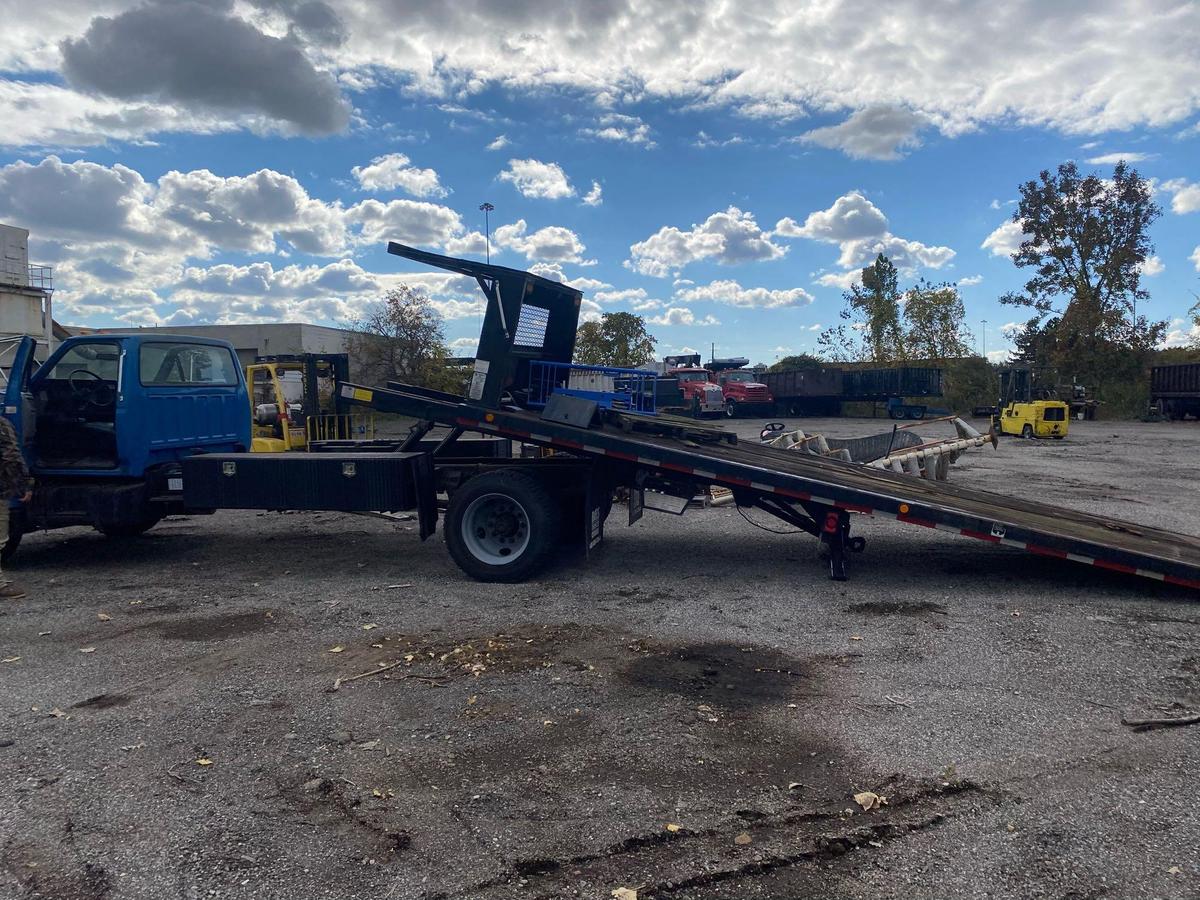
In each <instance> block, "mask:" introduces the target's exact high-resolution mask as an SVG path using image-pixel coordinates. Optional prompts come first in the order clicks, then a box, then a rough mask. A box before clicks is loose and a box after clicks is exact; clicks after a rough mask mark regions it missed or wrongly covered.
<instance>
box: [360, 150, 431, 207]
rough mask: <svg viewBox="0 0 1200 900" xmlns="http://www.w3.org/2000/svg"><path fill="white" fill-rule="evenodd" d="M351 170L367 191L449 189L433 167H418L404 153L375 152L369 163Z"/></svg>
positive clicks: (420, 193)
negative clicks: (382, 154) (384, 153)
mask: <svg viewBox="0 0 1200 900" xmlns="http://www.w3.org/2000/svg"><path fill="white" fill-rule="evenodd" d="M350 174H351V175H353V176H354V178H355V179H356V180H357V181H358V184H359V186H360V187H361V188H362V189H363V190H366V191H392V190H395V189H396V188H400V189H401V190H403V191H405V192H406V193H409V194H412V195H413V196H414V197H445V196H446V195H447V194H448V193H450V192H449V191H447V190H446V189H445V188H444V187H442V184H441V182H440V181H439V180H438V173H437V172H435V171H434V170H433V169H419V168H417V167H415V166H413V165H411V160H409V158H408V157H407V156H405V155H404V154H403V153H388V154H387V155H386V156H377V157H375V158H374V159H373V160H371V162H370V163H369V164H368V165H365V166H355V167H354V168H353V169H351V170H350Z"/></svg>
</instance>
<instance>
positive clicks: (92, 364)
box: [50, 341, 121, 382]
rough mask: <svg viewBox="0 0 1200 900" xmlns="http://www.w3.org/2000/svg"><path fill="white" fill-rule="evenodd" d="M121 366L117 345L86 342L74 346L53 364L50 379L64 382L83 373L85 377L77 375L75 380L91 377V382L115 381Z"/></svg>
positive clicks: (119, 351)
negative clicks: (73, 375)
mask: <svg viewBox="0 0 1200 900" xmlns="http://www.w3.org/2000/svg"><path fill="white" fill-rule="evenodd" d="M120 365H121V348H120V347H119V346H118V345H117V344H115V343H114V344H109V343H101V342H99V341H96V342H90V341H89V342H87V343H82V344H76V345H75V346H74V347H72V348H71V349H70V350H68V351H67V352H66V353H64V354H63V355H62V356H61V357H60V358H59V360H58V362H56V363H55V364H54V370H53V371H52V372H51V373H50V377H51V378H53V379H55V380H61V381H65V380H66V379H68V378H70V377H71V375H72V374H74V373H77V372H85V373H87V375H82V376H81V375H77V376H76V378H77V379H81V378H84V377H87V376H91V377H92V380H100V381H113V382H115V381H116V380H117V372H118V371H119V369H120Z"/></svg>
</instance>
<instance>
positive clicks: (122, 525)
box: [96, 516, 162, 538]
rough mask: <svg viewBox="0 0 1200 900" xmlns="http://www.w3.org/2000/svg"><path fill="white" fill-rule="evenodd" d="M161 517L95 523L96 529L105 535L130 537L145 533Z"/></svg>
mask: <svg viewBox="0 0 1200 900" xmlns="http://www.w3.org/2000/svg"><path fill="white" fill-rule="evenodd" d="M161 519H162V516H147V517H146V518H145V519H138V520H137V521H135V522H109V523H106V524H104V525H97V526H96V530H97V531H98V532H100V533H101V534H102V535H104V536H105V537H110V538H132V537H137V536H138V535H141V534H145V533H146V532H147V531H149V530H150V529H151V528H153V527H154V526H155V525H157V524H158V523H159V521H160V520H161Z"/></svg>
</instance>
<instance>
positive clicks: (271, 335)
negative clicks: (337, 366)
mask: <svg viewBox="0 0 1200 900" xmlns="http://www.w3.org/2000/svg"><path fill="white" fill-rule="evenodd" d="M84 330H85V329H72V331H74V332H75V333H76V334H79V333H82V332H83V331H84ZM86 331H87V332H88V333H105V334H111V333H114V332H122V333H128V332H131V331H136V332H147V331H160V332H162V333H163V334H190V335H196V336H199V337H207V338H215V339H217V340H221V341H229V343H231V344H233V346H234V349H235V350H237V355H238V359H239V360H241V363H242V365H243V366H246V365H249V364H250V363H252V362H254V360H255V357H258V356H279V355H282V354H287V353H344V352H346V336H347V335H348V334H349V332H347V331H344V330H343V329H341V328H328V327H326V326H324V325H306V324H303V323H300V322H278V323H275V322H272V323H262V324H254V325H164V326H162V327H161V328H155V327H153V326H150V327H141V328H131V327H125V328H95V329H86ZM351 366H352V367H353V360H351Z"/></svg>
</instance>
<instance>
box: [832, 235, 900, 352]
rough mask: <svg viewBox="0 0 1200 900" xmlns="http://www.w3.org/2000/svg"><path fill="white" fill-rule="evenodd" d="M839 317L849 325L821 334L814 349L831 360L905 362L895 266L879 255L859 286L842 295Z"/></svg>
mask: <svg viewBox="0 0 1200 900" xmlns="http://www.w3.org/2000/svg"><path fill="white" fill-rule="evenodd" d="M842 298H843V299H844V300H845V301H846V305H845V308H843V309H842V311H841V313H839V315H840V316H841V318H842V319H843V320H845V321H847V322H849V323H850V325H849V327H847V326H846V325H845V324H843V325H839V326H838V327H836V328H829V329H826V330H825V331H823V332H821V335H820V337H818V338H817V345H818V346H819V347H821V349H822V351H823V352H824V353H826V354H827V355H829V356H830V357H831V358H833V359H839V360H868V361H871V362H892V361H894V360H897V359H903V358H904V331H903V329H902V327H901V325H900V287H899V276H898V273H897V272H896V267H895V265H893V264H892V261H891V260H890V259H888V258H887V257H886V256H884V255H883V254H882V253H880V254H879V256H877V257H876V258H875V261H874V262H873V263H871V265H869V266H866V267H865V268H864V269H863V270H862V281H861V283H860V284H855V285H853V286H851V288H850V290H848V291H846V292H845V293H844V294H842Z"/></svg>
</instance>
